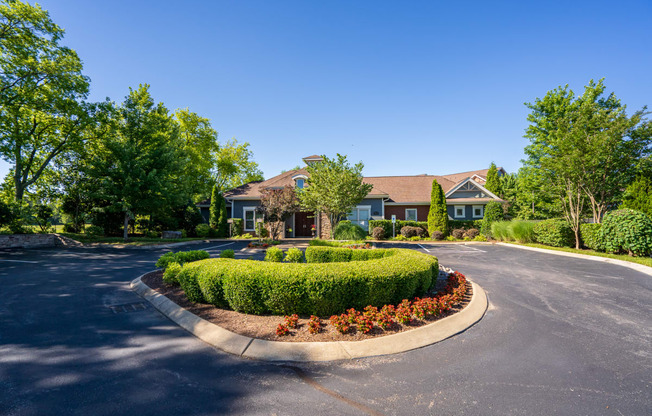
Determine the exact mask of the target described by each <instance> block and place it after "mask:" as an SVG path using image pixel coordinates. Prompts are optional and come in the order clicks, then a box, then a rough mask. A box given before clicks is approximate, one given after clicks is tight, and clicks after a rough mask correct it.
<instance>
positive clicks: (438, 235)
mask: <svg viewBox="0 0 652 416" xmlns="http://www.w3.org/2000/svg"><path fill="white" fill-rule="evenodd" d="M430 236H431V237H432V239H433V240H443V239H444V233H442V232H441V231H433V233H432V234H431V235H430Z"/></svg>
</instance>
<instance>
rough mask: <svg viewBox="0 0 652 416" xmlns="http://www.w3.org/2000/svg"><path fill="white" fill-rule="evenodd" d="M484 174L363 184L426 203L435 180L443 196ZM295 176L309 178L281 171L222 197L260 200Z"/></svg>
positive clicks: (375, 179) (381, 193)
mask: <svg viewBox="0 0 652 416" xmlns="http://www.w3.org/2000/svg"><path fill="white" fill-rule="evenodd" d="M487 171H488V169H481V170H474V171H469V172H462V173H454V174H450V175H442V176H436V175H415V176H369V177H365V178H364V179H363V181H364V182H365V183H369V184H371V185H373V189H372V191H371V192H370V193H369V196H370V197H374V196H375V197H383V198H388V199H389V202H397V203H416V202H429V201H430V191H431V190H432V181H433V180H436V181H437V182H438V183H439V184H440V185H441V187H442V189H443V190H444V193H446V192H448V191H449V190H450V189H451V188H453V187H454V186H455V185H456V184H458V183H459V182H461V181H463V180H464V179H466V178H470V177H472V176H474V175H478V176H480V177H482V178H486V176H487ZM297 175H305V176H308V171H306V170H305V169H294V170H289V171H287V172H283V173H281V174H280V175H277V176H274V177H273V178H270V179H267V180H266V181H261V182H250V183H248V184H245V185H242V186H239V187H237V188H234V189H231V190H229V191H226V192H225V193H224V197H225V198H233V199H254V198H260V197H261V191H262V190H263V189H266V188H282V187H284V186H294V180H293V179H292V178H293V177H295V176H297ZM202 203H203V202H202ZM209 203H210V202H209Z"/></svg>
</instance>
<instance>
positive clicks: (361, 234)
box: [333, 220, 367, 240]
mask: <svg viewBox="0 0 652 416" xmlns="http://www.w3.org/2000/svg"><path fill="white" fill-rule="evenodd" d="M365 237H367V232H366V231H365V230H364V228H362V227H360V226H359V225H358V224H353V223H352V222H351V221H348V220H344V221H340V222H339V223H338V224H337V225H336V226H335V229H334V230H333V239H335V240H364V239H365Z"/></svg>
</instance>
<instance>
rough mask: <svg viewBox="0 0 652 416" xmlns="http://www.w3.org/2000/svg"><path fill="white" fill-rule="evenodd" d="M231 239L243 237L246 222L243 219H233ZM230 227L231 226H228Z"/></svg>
mask: <svg viewBox="0 0 652 416" xmlns="http://www.w3.org/2000/svg"><path fill="white" fill-rule="evenodd" d="M231 220H233V223H232V224H230V225H231V237H236V236H241V235H242V234H243V233H244V221H243V220H242V218H231ZM227 225H229V224H227Z"/></svg>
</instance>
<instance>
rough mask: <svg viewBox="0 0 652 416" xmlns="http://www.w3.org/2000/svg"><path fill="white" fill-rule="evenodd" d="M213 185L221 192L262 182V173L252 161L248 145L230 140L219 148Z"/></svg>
mask: <svg viewBox="0 0 652 416" xmlns="http://www.w3.org/2000/svg"><path fill="white" fill-rule="evenodd" d="M213 178H214V180H215V183H216V184H217V186H218V187H219V188H220V190H222V191H226V190H229V189H233V188H237V187H238V186H240V185H244V184H245V183H249V182H253V181H262V180H263V172H261V171H260V169H259V168H258V164H257V163H256V162H254V161H253V153H252V152H251V150H249V143H246V142H245V143H238V141H237V140H236V139H231V140H229V141H228V142H226V143H224V144H223V145H221V146H220V147H219V150H218V151H217V153H216V155H215V168H214V171H213Z"/></svg>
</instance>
